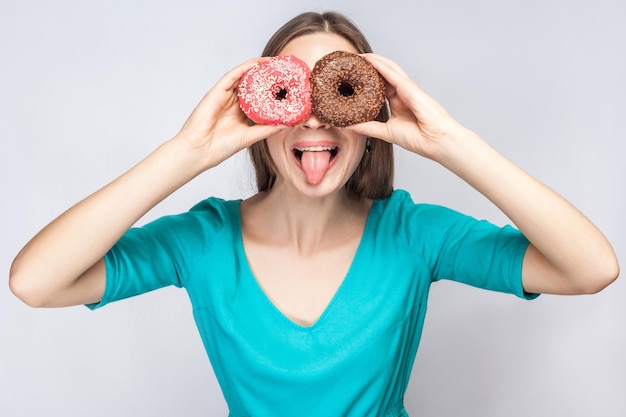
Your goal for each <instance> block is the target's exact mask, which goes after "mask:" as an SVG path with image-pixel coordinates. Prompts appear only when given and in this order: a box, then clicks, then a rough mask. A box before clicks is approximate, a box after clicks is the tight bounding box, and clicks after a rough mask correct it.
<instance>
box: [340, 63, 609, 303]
mask: <svg viewBox="0 0 626 417" xmlns="http://www.w3.org/2000/svg"><path fill="white" fill-rule="evenodd" d="M368 59H369V60H370V62H372V64H373V65H374V66H375V67H376V68H377V69H378V70H379V71H380V72H381V74H382V75H383V76H384V77H385V78H386V80H387V82H388V88H387V97H388V99H389V103H390V107H391V112H392V117H391V119H390V120H389V121H388V122H387V123H379V122H368V123H364V124H361V125H357V126H354V127H352V129H354V130H356V131H359V132H360V133H362V134H366V135H371V136H374V137H377V138H380V139H383V140H386V141H389V142H392V143H396V144H398V145H400V146H402V147H404V148H406V149H408V150H410V151H413V152H415V153H418V154H420V155H422V156H424V157H427V158H430V159H433V160H435V161H437V162H439V163H440V164H441V165H443V166H444V167H446V168H447V169H449V170H450V171H452V172H454V173H455V174H456V175H458V176H459V177H460V178H462V179H463V180H464V181H466V182H467V183H468V184H470V185H471V186H472V187H474V188H475V189H476V190H478V191H479V192H480V193H482V194H483V195H485V196H486V197H487V198H488V199H489V200H491V201H492V202H493V203H494V204H495V205H496V206H498V207H499V208H500V209H501V210H502V211H503V212H504V213H505V214H506V215H507V216H508V217H509V218H510V219H511V220H512V221H513V222H514V223H515V224H516V226H517V227H518V228H519V229H520V230H521V231H522V233H523V234H524V235H525V236H526V237H527V238H528V240H529V241H530V245H529V248H528V250H527V251H526V255H525V257H524V262H523V270H522V279H523V286H524V289H525V291H527V292H532V293H552V294H585V293H595V292H598V291H600V290H601V289H603V288H604V287H606V286H607V285H609V284H610V283H611V282H613V281H614V280H615V279H616V278H617V276H618V275H619V266H618V263H617V258H616V256H615V253H614V251H613V248H612V247H611V245H610V243H609V242H608V241H607V239H606V238H605V237H604V235H603V234H602V233H601V232H600V230H598V228H597V227H595V226H594V225H593V224H592V223H591V222H590V221H589V220H588V219H587V218H586V217H585V216H584V215H583V214H582V213H580V212H579V211H578V210H577V209H576V208H575V207H574V206H572V205H571V204H570V203H568V202H567V201H566V200H565V199H563V198H562V197H561V196H559V195H558V194H557V193H555V192H554V191H552V190H551V189H549V188H548V187H547V186H545V185H544V184H542V183H541V182H539V181H537V180H536V179H534V178H533V177H531V176H530V175H528V174H527V173H525V172H524V171H523V170H521V169H520V168H518V167H517V166H515V165H514V164H513V163H511V162H510V161H509V160H507V159H506V158H504V157H503V156H502V155H501V154H499V153H498V152H497V151H495V150H494V149H493V148H492V147H490V146H489V145H488V144H487V143H486V142H485V141H483V140H482V139H481V138H480V137H479V136H478V135H477V134H475V133H474V132H472V131H470V130H468V129H466V128H464V127H463V126H461V125H460V124H458V123H457V122H456V121H455V120H454V119H452V117H450V115H449V114H448V113H447V112H446V111H445V109H443V108H442V107H441V106H440V105H439V104H438V103H437V102H436V101H435V100H433V99H432V98H431V97H429V96H428V95H427V94H426V93H425V92H424V91H422V90H421V88H420V87H419V86H417V85H416V84H415V83H414V82H413V81H411V80H410V78H409V77H408V76H407V74H406V73H405V72H404V71H403V70H402V69H401V68H399V67H398V66H397V64H395V63H394V62H392V61H390V60H388V59H386V58H383V57H380V56H377V55H368Z"/></svg>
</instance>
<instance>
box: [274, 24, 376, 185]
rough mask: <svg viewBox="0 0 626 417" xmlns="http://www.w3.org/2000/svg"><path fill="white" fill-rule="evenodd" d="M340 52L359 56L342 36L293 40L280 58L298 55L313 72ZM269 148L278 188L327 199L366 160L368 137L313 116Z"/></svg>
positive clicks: (320, 35)
mask: <svg viewBox="0 0 626 417" xmlns="http://www.w3.org/2000/svg"><path fill="white" fill-rule="evenodd" d="M338 50H341V51H349V52H355V53H356V52H357V51H356V50H355V48H354V47H353V46H352V44H350V42H348V41H347V40H346V39H344V38H343V37H341V36H339V35H335V34H329V33H313V34H309V35H304V36H300V37H298V38H295V39H293V40H292V41H290V42H289V43H288V44H287V45H286V46H285V47H284V48H283V50H282V51H281V52H280V55H295V56H296V57H298V58H299V59H301V60H302V61H304V62H305V63H306V64H307V65H308V66H309V68H311V69H312V68H313V66H315V63H316V62H317V61H318V60H319V59H320V58H321V57H322V56H324V55H326V54H328V53H331V52H334V51H338ZM267 146H268V149H269V152H270V155H271V157H272V160H273V162H274V165H275V166H276V169H277V171H278V172H277V173H276V174H277V179H276V184H275V185H274V186H275V187H276V186H283V185H285V186H288V187H290V188H295V189H296V190H297V191H299V192H300V193H302V194H305V195H307V196H310V197H324V196H327V195H330V194H332V193H334V192H336V191H338V190H340V189H342V188H343V186H344V185H345V184H346V183H347V182H348V180H349V179H350V177H351V176H352V174H353V173H354V170H355V169H356V167H357V166H358V164H359V162H360V161H361V157H362V156H363V152H364V150H365V137H364V136H362V135H358V134H355V133H353V132H350V131H347V130H345V129H342V128H337V127H333V126H331V125H329V124H327V123H324V122H322V121H321V120H320V119H318V118H317V116H315V115H314V114H311V117H309V118H308V119H307V120H306V121H304V122H303V123H301V124H299V125H297V126H294V127H293V128H290V129H287V130H284V131H281V132H280V133H278V134H276V135H274V136H271V137H269V138H268V139H267Z"/></svg>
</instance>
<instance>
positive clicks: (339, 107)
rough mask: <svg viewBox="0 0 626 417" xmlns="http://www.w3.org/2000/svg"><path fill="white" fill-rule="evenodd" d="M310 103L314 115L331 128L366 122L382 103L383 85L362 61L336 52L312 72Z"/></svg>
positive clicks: (325, 58)
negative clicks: (330, 125) (331, 126)
mask: <svg viewBox="0 0 626 417" xmlns="http://www.w3.org/2000/svg"><path fill="white" fill-rule="evenodd" d="M311 101H312V105H313V109H312V110H313V113H315V115H317V117H319V118H320V120H322V121H324V122H326V123H330V124H332V125H333V126H338V127H342V126H348V125H352V124H356V123H361V122H367V121H370V120H373V119H375V118H376V116H377V115H378V113H379V112H380V109H381V108H382V106H383V105H384V103H385V82H384V80H383V78H382V76H381V75H380V74H379V73H378V71H376V69H375V68H374V67H373V66H372V64H370V63H369V62H368V61H367V60H366V59H365V58H363V57H361V56H359V55H357V54H354V53H350V52H345V51H335V52H332V53H330V54H328V55H325V56H323V57H322V58H321V59H320V60H319V61H317V62H316V63H315V67H314V68H313V71H311Z"/></svg>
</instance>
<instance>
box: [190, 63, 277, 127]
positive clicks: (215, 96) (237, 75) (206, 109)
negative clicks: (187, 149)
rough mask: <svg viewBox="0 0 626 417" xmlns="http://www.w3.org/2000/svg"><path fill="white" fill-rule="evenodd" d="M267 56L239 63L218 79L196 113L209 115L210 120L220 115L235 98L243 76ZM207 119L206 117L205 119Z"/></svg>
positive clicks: (198, 106) (196, 109)
mask: <svg viewBox="0 0 626 417" xmlns="http://www.w3.org/2000/svg"><path fill="white" fill-rule="evenodd" d="M265 59H267V58H253V59H250V60H248V61H246V62H244V63H242V64H239V65H237V66H236V67H234V68H233V69H231V70H230V71H228V72H227V73H226V74H224V75H223V76H222V78H220V79H219V80H218V82H217V83H216V84H215V86H213V88H211V89H210V90H209V91H208V92H207V93H206V94H205V95H204V97H203V98H202V100H200V103H198V105H197V106H196V108H195V110H194V112H193V113H192V117H193V116H194V114H196V115H202V117H203V118H204V117H207V118H208V119H209V120H214V119H215V118H217V117H219V114H220V113H221V111H222V110H223V108H224V107H227V106H228V105H229V104H231V103H230V102H231V101H232V100H233V95H234V94H236V93H235V91H236V89H237V86H238V85H239V81H240V80H241V77H242V76H243V75H244V74H245V73H246V71H248V70H249V69H251V68H252V67H254V66H255V65H257V64H258V63H259V62H261V61H263V60H265ZM205 120H206V119H205Z"/></svg>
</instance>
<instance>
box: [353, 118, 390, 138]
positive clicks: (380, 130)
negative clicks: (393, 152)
mask: <svg viewBox="0 0 626 417" xmlns="http://www.w3.org/2000/svg"><path fill="white" fill-rule="evenodd" d="M344 129H346V130H350V131H352V132H355V133H358V134H360V135H364V136H369V137H372V138H376V139H382V140H384V141H385V142H391V134H390V133H389V129H388V126H387V123H384V122H378V121H375V120H372V121H370V122H363V123H358V124H356V125H350V126H346V127H345V128H344Z"/></svg>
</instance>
